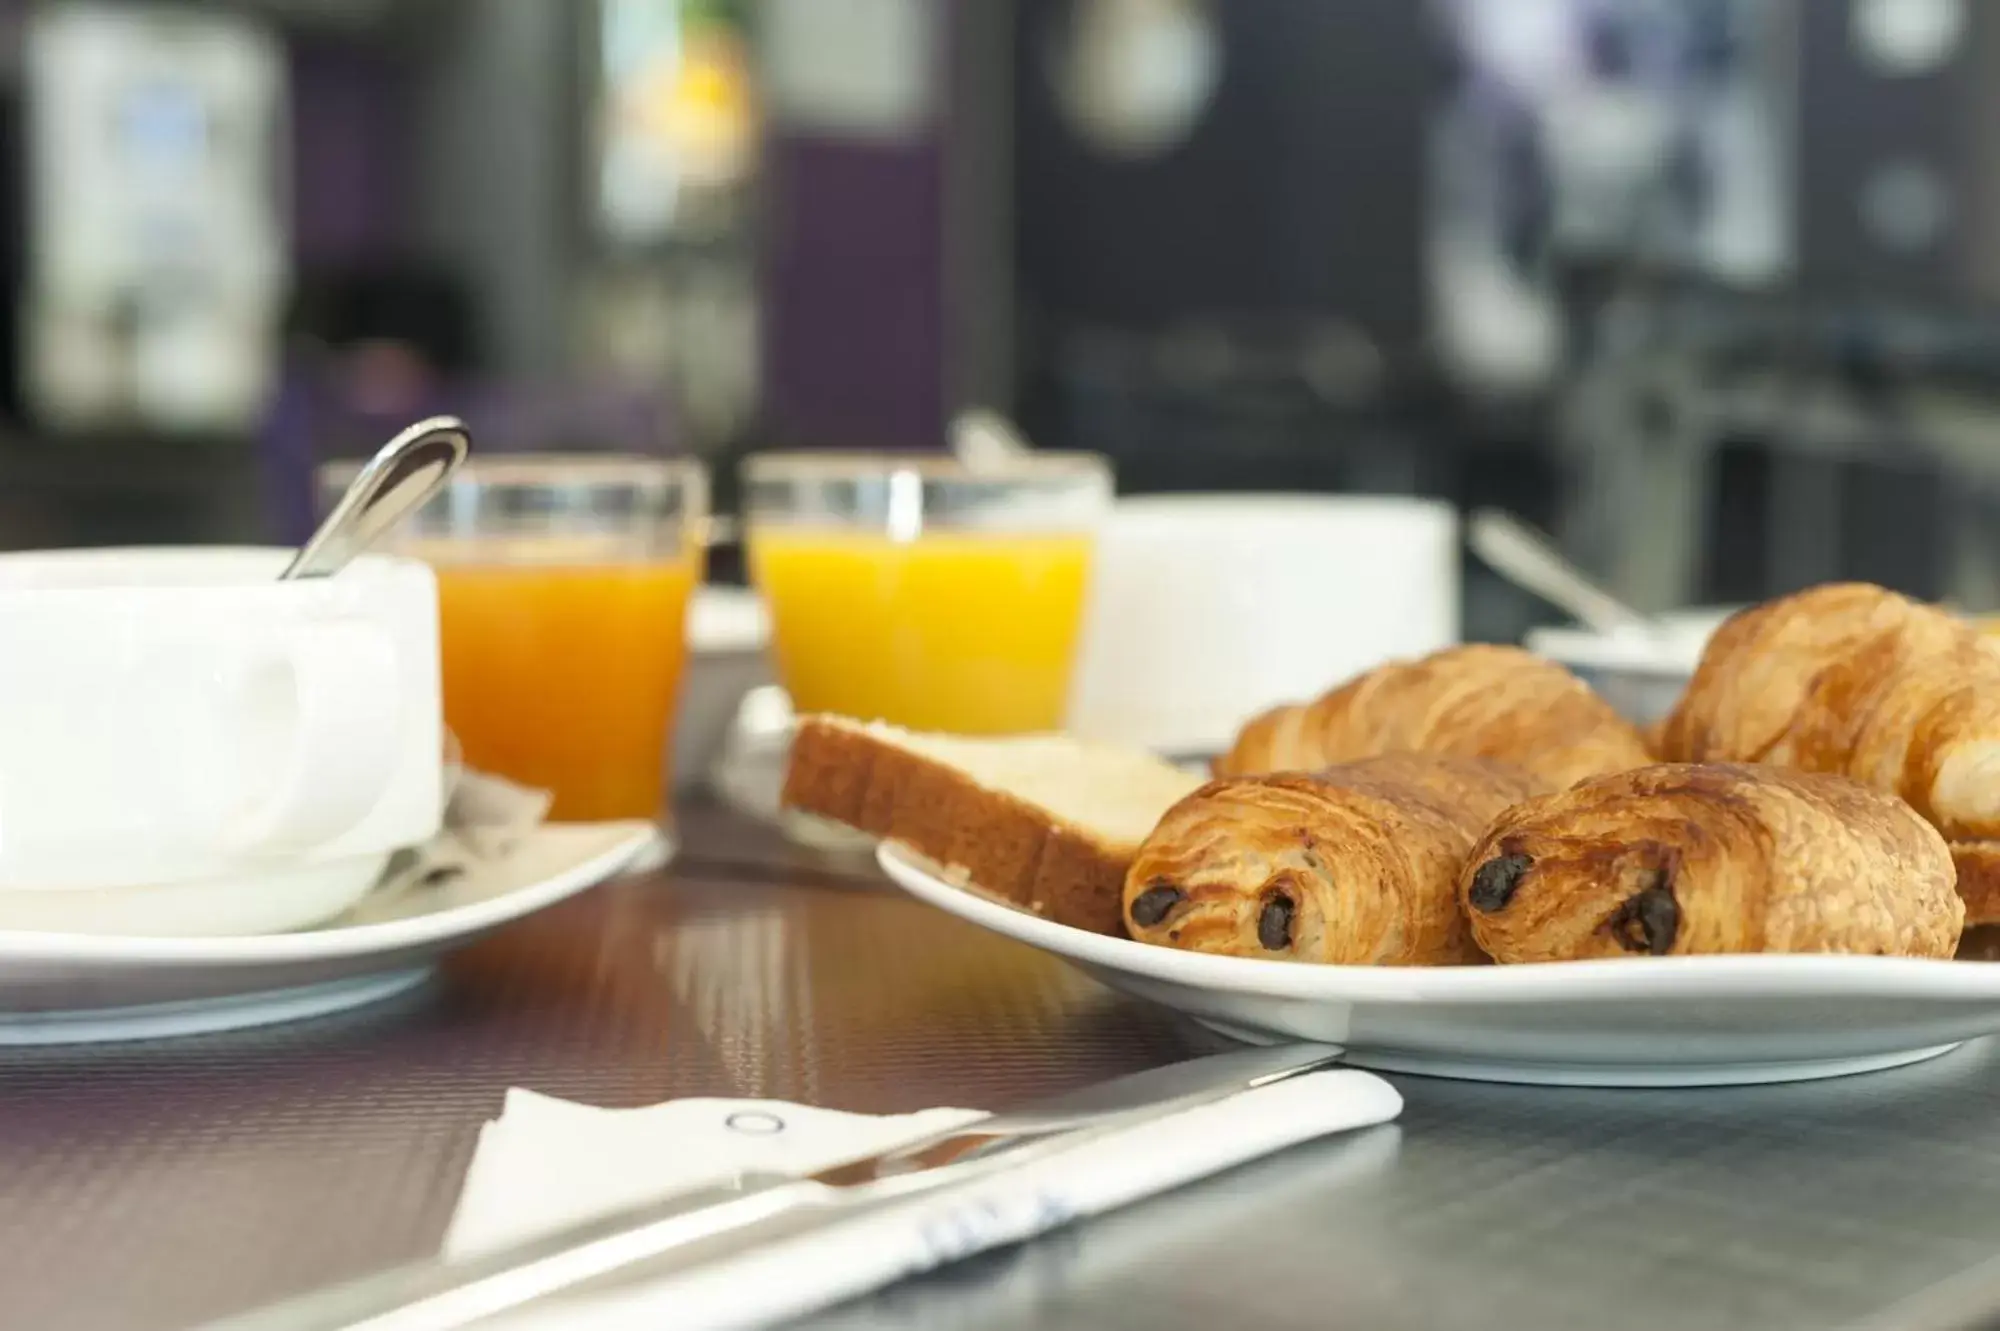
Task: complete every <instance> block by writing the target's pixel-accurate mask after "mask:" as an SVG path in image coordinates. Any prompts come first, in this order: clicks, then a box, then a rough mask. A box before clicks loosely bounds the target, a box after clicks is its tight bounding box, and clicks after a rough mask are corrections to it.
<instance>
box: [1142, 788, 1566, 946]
mask: <svg viewBox="0 0 2000 1331" xmlns="http://www.w3.org/2000/svg"><path fill="white" fill-rule="evenodd" d="M1548 789H1550V787H1549V785H1548V783H1547V782H1545V781H1542V780H1541V779H1539V778H1537V777H1535V776H1533V775H1531V774H1530V773H1528V772H1525V771H1523V770H1521V769H1519V768H1515V767H1510V766H1507V765H1505V764H1502V763H1497V762H1490V761H1487V760H1484V759H1479V758H1460V757H1454V756H1452V755H1449V754H1421V753H1395V754H1387V755H1384V756H1381V757H1376V758H1368V759H1363V760H1361V761H1358V762H1352V763H1345V764H1341V765H1338V766H1334V767H1330V768H1327V769H1325V770H1322V771H1319V772H1311V773H1302V772H1291V773H1280V774H1273V775H1265V776H1252V777H1229V778H1223V779H1220V780H1216V781H1212V782H1210V783H1209V784H1207V785H1205V786H1203V787H1201V788H1200V789H1199V790H1197V791H1195V792H1194V793H1193V794H1191V795H1189V796H1187V797H1186V798H1185V799H1183V800H1181V801H1180V802H1179V803H1177V804H1175V805H1174V806H1173V807H1172V808H1170V809H1168V810H1167V813H1166V815H1165V817H1163V818H1162V819H1161V820H1160V823H1159V826H1158V827H1156V828H1155V829H1154V830H1153V834H1152V835H1151V836H1149V837H1148V838H1146V840H1145V842H1144V843H1143V844H1141V846H1140V848H1139V853H1138V855H1137V856H1136V857H1135V858H1134V860H1133V862H1132V866H1131V868H1130V869H1129V870H1128V871H1127V873H1126V876H1125V897H1124V902H1125V926H1126V929H1127V931H1128V932H1130V934H1131V935H1132V937H1134V938H1136V939H1139V940H1140V941H1141V942H1147V943H1160V944H1164V945H1166V946H1169V947H1178V948H1183V949H1187V950H1190V951H1197V952H1213V953H1221V954H1223V955H1227V956H1239V957H1262V958H1267V959H1273V960H1285V961H1312V962H1327V963H1340V964H1348V965H1384V966H1434V965H1450V964H1454V963H1463V962H1476V961H1481V960H1484V958H1483V957H1482V956H1481V954H1480V952H1479V950H1478V949H1477V948H1476V947H1475V946H1474V945H1473V941H1472V938H1471V935H1470V934H1469V932H1468V931H1467V928H1466V922H1465V918H1464V915H1463V914H1462V913H1461V912H1460V910H1459V906H1458V902H1457V898H1456V895H1455V893H1456V890H1457V882H1458V872H1459V869H1460V867H1461V866H1462V865H1463V864H1464V862H1465V856H1466V853H1467V852H1468V851H1469V850H1470V849H1471V846H1472V843H1473V841H1474V840H1475V839H1476V838H1477V837H1478V835H1479V833H1480V831H1481V830H1482V829H1483V828H1484V827H1485V826H1486V824H1487V823H1489V822H1490V821H1492V819H1493V818H1494V817H1496V816H1497V815H1499V814H1500V813H1501V811H1502V810H1504V809H1506V808H1508V807H1509V806H1511V805H1513V804H1515V803H1517V802H1519V801H1521V800H1524V799H1527V798H1529V797H1531V796H1533V795H1537V794H1540V793H1542V792H1544V791H1546V790H1548Z"/></svg>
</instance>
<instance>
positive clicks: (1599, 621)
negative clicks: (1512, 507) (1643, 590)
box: [1466, 508, 1653, 633]
mask: <svg viewBox="0 0 2000 1331" xmlns="http://www.w3.org/2000/svg"><path fill="white" fill-rule="evenodd" d="M1466 540H1467V542H1468V543H1469V544H1470V545H1471V546H1472V552H1473V553H1474V554H1476V555H1478V556H1479V557H1480V558H1481V559H1483V560H1485V561H1486V562H1487V564H1488V565H1490V566H1491V567H1492V568H1493V570H1494V572H1496V573H1499V574H1501V575H1502V576H1503V577H1505V578H1506V579H1507V580H1508V581H1509V582H1512V583H1513V584H1514V585H1515V586H1517V587H1521V588H1524V589H1526V590H1528V591H1531V592H1533V593H1535V595H1537V596H1539V597H1541V598H1543V599H1544V600H1546V601H1548V602H1550V603H1551V604H1553V605H1555V606H1556V607H1558V608H1559V609H1563V610H1567V611H1569V612H1570V614H1572V615H1574V616H1576V618H1577V620H1578V621H1579V622H1581V623H1583V624H1587V625H1589V626H1590V627H1591V628H1594V629H1596V630H1597V631H1598V632H1599V633H1617V632H1619V631H1620V630H1627V629H1644V630H1650V629H1651V628H1652V627H1653V621H1652V620H1650V619H1648V618H1647V617H1646V616H1644V615H1642V614H1640V613H1639V612H1638V611H1637V610H1634V609H1633V608H1632V607H1631V606H1629V605H1626V604H1625V603H1624V602H1623V601H1621V600H1619V599H1618V598H1617V597H1615V596H1613V595H1612V594H1611V593H1610V592H1607V591H1605V590H1604V589H1603V588H1602V587H1599V586H1598V585H1597V584H1596V583H1594V582H1592V581H1591V580H1590V579H1589V578H1587V577H1585V576H1584V574H1583V570H1582V569H1580V568H1578V567H1577V566H1576V565H1574V564H1572V563H1570V562H1569V560H1567V559H1565V558H1564V557H1563V554H1562V552H1561V551H1560V550H1558V549H1556V546H1555V542H1553V541H1551V540H1550V539H1549V538H1548V537H1546V536H1544V535H1542V533H1540V532H1538V531H1536V530H1535V529H1534V528H1533V527H1530V526H1529V525H1528V524H1527V523H1525V522H1523V521H1521V520H1520V519H1519V518H1517V517H1515V516H1514V515H1512V514H1511V513H1503V512H1501V511H1500V510H1499V509H1496V508H1482V509H1480V510H1479V511H1478V512H1476V513H1474V514H1473V515H1472V518H1471V520H1470V521H1469V522H1468V523H1467V525H1466Z"/></svg>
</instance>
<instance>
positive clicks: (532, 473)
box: [313, 453, 708, 492]
mask: <svg viewBox="0 0 2000 1331" xmlns="http://www.w3.org/2000/svg"><path fill="white" fill-rule="evenodd" d="M367 464H368V459H366V458H338V459H333V460H330V461H327V462H322V463H320V464H319V465H318V466H317V467H315V468H313V476H314V478H315V479H316V480H317V481H318V482H319V483H320V484H321V485H334V484H338V485H340V486H341V487H342V488H345V486H346V485H347V484H349V483H350V482H352V481H353V479H354V477H355V476H356V475H357V474H358V473H359V472H360V470H361V469H362V468H363V467H364V466H366V465H367ZM468 482H470V483H472V484H475V485H490V486H524V487H525V486H540V485H591V486H631V487H633V488H635V489H636V488H652V487H655V486H662V485H665V486H678V487H679V488H681V489H682V490H693V491H700V492H706V489H707V482H708V472H707V469H706V468H705V467H703V466H702V464H701V463H700V462H699V461H697V460H695V459H693V458H655V457H647V456H646V455H644V454H641V453H498V454H490V455H487V456H480V455H479V454H476V453H475V454H473V455H472V456H470V457H468V458H466V460H465V461H464V462H463V463H461V464H459V468H458V470H457V471H456V472H454V473H453V474H452V477H451V479H450V480H449V481H447V482H445V487H444V488H445V489H450V488H451V487H453V486H457V485H464V484H466V483H468Z"/></svg>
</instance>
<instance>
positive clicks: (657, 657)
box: [321, 454, 708, 820]
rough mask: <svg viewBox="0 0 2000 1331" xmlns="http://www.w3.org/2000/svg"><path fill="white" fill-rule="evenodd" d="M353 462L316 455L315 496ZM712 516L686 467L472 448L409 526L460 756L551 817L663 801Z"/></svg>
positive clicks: (401, 539) (606, 814) (631, 810)
mask: <svg viewBox="0 0 2000 1331" xmlns="http://www.w3.org/2000/svg"><path fill="white" fill-rule="evenodd" d="M352 474H353V468H352V467H351V466H350V467H340V468H335V467H329V468H325V469H323V470H322V472H321V481H322V493H323V495H326V496H330V497H337V496H338V494H339V493H340V492H341V491H342V490H344V489H345V488H346V483H347V480H348V479H350V478H351V476H352ZM707 515H708V488H707V479H706V476H705V475H704V473H703V472H702V470H701V468H700V467H699V466H698V465H697V464H695V463H692V462H679V461H661V460H655V459H646V458H638V457H621V456H608V455H601V454H578V455H570V456H563V455H555V454H549V455H522V456H514V457H486V458H479V457H475V458H472V459H470V460H468V461H467V462H466V463H465V465H464V466H463V467H461V468H460V469H459V471H458V472H457V474H456V475H454V476H453V477H452V479H451V481H450V483H449V484H448V485H447V486H446V487H445V489H444V490H443V491H441V492H440V493H439V494H438V495H437V496H435V497H434V498H433V499H432V500H431V501H430V502H429V503H427V504H426V505H425V506H424V507H423V508H422V509H421V510H420V511H419V512H418V513H416V514H415V515H414V516H413V517H411V518H410V519H409V520H408V521H407V522H406V523H405V524H404V526H403V527H402V528H401V529H400V530H399V531H398V533H397V535H396V537H395V543H396V546H397V549H398V550H399V552H400V553H403V554H411V555H416V556H418V557H420V558H423V559H425V560H428V561H429V562H430V564H431V565H432V567H433V568H434V569H435V570H436V571H437V582H438V621H439V623H438V627H439V634H440V645H441V649H442V656H443V664H444V713H445V724H446V725H447V726H448V727H449V728H450V730H451V732H452V734H453V735H454V736H455V737H456V738H457V739H458V742H459V744H460V746H461V747H462V749H463V750H464V756H465V762H466V764H467V765H468V766H469V767H472V768H474V769H475V770H478V771H482V772H492V773H494V774H496V775H499V776H504V777H506V778H508V779H509V780H512V781H517V782H520V783H521V784H523V785H527V786H533V787H536V788H539V789H543V790H547V791H550V792H551V793H552V794H553V795H554V797H555V802H554V806H553V808H552V809H551V810H550V816H551V817H553V818H558V819H563V820H594V819H603V818H657V817H660V816H662V815H663V814H664V813H665V803H666V799H665V795H666V791H668V790H669V789H671V788H672V781H671V773H669V772H668V771H667V770H666V768H667V761H668V754H669V753H670V752H671V743H670V739H671V737H670V734H669V729H670V727H671V725H672V720H673V715H674V705H675V702H676V700H677V699H678V697H679V694H680V681H681V671H682V666H683V664H684V661H685V657H686V652H687V647H686V643H687V637H686V614H687V605H688V600H689V598H690V597H691V596H692V595H693V593H694V590H695V589H696V588H697V587H698V586H699V585H700V583H701V577H702V563H703V559H702V556H703V545H702V542H703V539H704V535H705V527H706V522H707Z"/></svg>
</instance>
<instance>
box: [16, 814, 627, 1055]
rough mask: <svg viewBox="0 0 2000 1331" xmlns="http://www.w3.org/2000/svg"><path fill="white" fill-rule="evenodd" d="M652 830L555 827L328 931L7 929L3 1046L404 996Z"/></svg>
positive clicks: (566, 892) (612, 870)
mask: <svg viewBox="0 0 2000 1331" xmlns="http://www.w3.org/2000/svg"><path fill="white" fill-rule="evenodd" d="M664 840H665V839H664V838H663V837H662V836H661V835H660V833H659V831H658V830H657V829H656V828H654V827H653V826H652V825H651V824H650V823H639V822H622V823H567V824H566V823H550V824H547V825H545V826H542V827H538V828H536V829H535V830H534V831H532V832H530V833H528V834H527V836H526V837H525V838H524V839H523V840H522V842H521V843H520V845H518V846H517V847H515V848H514V849H513V851H512V852H511V853H509V854H508V855H507V856H506V857H505V858H503V859H499V860H496V861H493V862H491V863H487V864H483V865H481V866H480V867H479V868H478V869H476V870H475V871H474V872H471V873H468V874H466V875H464V876H462V877H460V878H457V879H454V880H452V881H450V882H447V883H444V884H441V885H438V886H433V887H414V886H404V887H396V888H388V889H381V888H378V889H377V890H376V891H375V892H373V893H371V894H370V895H369V896H367V897H364V898H363V899H362V900H361V901H360V902H359V903H358V904H356V905H355V907H354V908H353V909H352V910H350V911H348V912H347V913H346V914H345V915H343V916H341V917H340V918H339V919H336V920H334V921H332V922H331V923H329V924H325V925H322V926H321V927H319V928H317V929H308V930H302V931H300V932H298V933H289V934H265V935H260V936H256V937H239V938H126V937H112V936H105V935H93V934H54V933H11V932H0V1045H27V1044H71V1043H85V1042H91V1041H102V1040H133V1039H153V1038H159V1037H162V1036H169V1035H193V1034H198V1033H203V1032H208V1031H218V1030H227V1029H234V1028H237V1027H245V1026H263V1025H269V1024H271V1023H274V1022H281V1021H294V1020H298V1019H299V1018H302V1017H309V1016H318V1015H321V1014H323V1013H327V1012H335V1011H339V1010H341V1009H343V1008H350V1007H355V1006H358V1005H360V1004H363V1003H372V1002H375V1001H378V1000H380V999H383V998H387V997H389V996H390V995H392V994H398V993H402V992H403V991H405V990H408V989H410V988H412V987H414V986H415V985H417V984H418V983H420V982H421V981H422V980H423V979H424V977H425V976H426V975H427V974H429V967H430V965H431V963H432V962H434V961H435V960H436V959H437V958H438V957H439V956H441V955H443V954H444V953H446V952H449V951H452V950H454V949H456V948H459V947H463V946H464V945H465V944H467V943H469V942H471V941H473V940H474V939H476V938H479V937H481V936H483V935H485V934H488V933H491V932H492V931H493V930H495V929H497V928H499V927H500V926H501V925H503V924H508V923H510V922H512V921H514V920H518V919H520V918H521V917H522V916H525V915H531V914H533V913H534V912H536V911H538V910H542V909H544V908H546V907H548V906H552V905H554V904H555V903H556V902H558V901H561V900H563V899H564V898H566V897H571V896H575V895H576V894H577V893H579V892H581V891H583V890H584V889H586V888H588V887H592V886H594V885H596V884H598V883H601V882H603V881H604V880H605V879H607V878H610V877H612V876H613V875H615V874H617V873H619V872H621V871H623V870H625V869H628V868H631V867H633V866H634V865H635V864H637V863H640V862H642V861H644V860H647V859H649V858H651V859H663V858H664V855H663V853H662V852H663V849H664V845H663V843H664Z"/></svg>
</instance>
